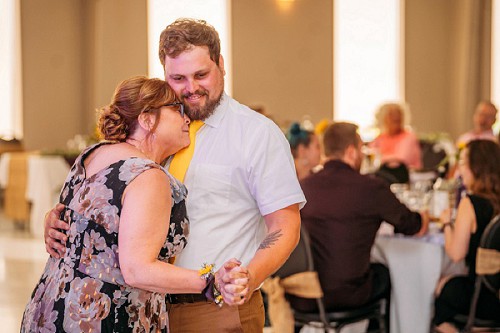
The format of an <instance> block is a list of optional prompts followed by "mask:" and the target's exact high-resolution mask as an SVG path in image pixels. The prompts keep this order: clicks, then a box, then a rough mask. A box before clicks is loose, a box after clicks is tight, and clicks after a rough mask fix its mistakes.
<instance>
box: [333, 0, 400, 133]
mask: <svg viewBox="0 0 500 333" xmlns="http://www.w3.org/2000/svg"><path fill="white" fill-rule="evenodd" d="M400 7H401V5H400V0H378V1H375V2H374V1H372V0H335V2H334V119H335V120H337V121H340V120H343V121H349V122H354V123H356V124H358V125H359V126H360V132H361V135H362V137H363V139H364V140H365V141H370V140H371V139H373V138H374V135H376V133H373V131H369V128H370V126H371V125H373V124H374V122H375V120H374V119H375V117H374V113H375V111H376V109H377V107H378V106H379V105H380V104H382V103H384V102H386V101H400V100H403V99H404V94H403V89H402V82H403V80H402V78H401V77H402V73H403V72H402V66H401V59H402V58H403V57H402V54H401V53H402V52H401V50H402V47H401V45H402V43H401V40H402V39H401V35H402V31H401V30H402V24H401V17H402V15H401V14H400V13H401V8H400Z"/></svg>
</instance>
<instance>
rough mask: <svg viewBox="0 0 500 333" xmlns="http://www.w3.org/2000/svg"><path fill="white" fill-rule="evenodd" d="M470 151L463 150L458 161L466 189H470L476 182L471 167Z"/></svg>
mask: <svg viewBox="0 0 500 333" xmlns="http://www.w3.org/2000/svg"><path fill="white" fill-rule="evenodd" d="M468 155H469V149H467V148H465V149H462V151H461V152H460V159H459V160H458V168H459V172H460V175H461V176H462V181H463V183H464V186H465V188H467V189H470V188H471V186H472V184H473V182H474V175H473V174H472V171H471V170H470V167H469V156H468Z"/></svg>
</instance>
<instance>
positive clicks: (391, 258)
mask: <svg viewBox="0 0 500 333" xmlns="http://www.w3.org/2000/svg"><path fill="white" fill-rule="evenodd" d="M439 237H441V242H440V241H439ZM372 260H373V261H376V262H381V263H383V264H385V265H386V266H388V267H389V271H390V274H391V284H392V289H391V309H390V321H391V322H390V327H391V332H396V333H399V332H401V333H403V332H404V333H428V332H429V328H430V323H431V320H432V316H433V304H434V290H435V288H436V284H437V282H438V281H439V278H440V277H441V275H448V274H449V273H457V272H459V271H463V270H464V264H463V262H462V263H459V264H452V263H451V262H450V260H449V259H448V257H447V256H446V255H445V253H444V248H443V246H442V235H430V236H429V237H427V238H424V239H417V238H413V237H398V236H387V235H380V236H377V238H376V241H375V244H374V246H373V248H372Z"/></svg>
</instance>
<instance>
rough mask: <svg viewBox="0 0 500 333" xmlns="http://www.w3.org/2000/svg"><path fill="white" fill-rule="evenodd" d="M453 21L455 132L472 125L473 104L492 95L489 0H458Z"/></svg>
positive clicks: (463, 130) (453, 123) (466, 129)
mask: <svg viewBox="0 0 500 333" xmlns="http://www.w3.org/2000/svg"><path fill="white" fill-rule="evenodd" d="M457 4H458V6H457V13H456V20H455V31H456V35H455V40H454V43H453V44H454V45H455V49H454V51H455V54H456V58H455V61H456V64H455V66H454V67H455V73H454V77H452V80H451V81H452V82H451V84H452V103H451V105H452V108H453V113H452V114H453V117H451V119H450V122H451V124H452V126H453V128H454V129H455V132H456V133H463V132H465V131H468V130H470V128H471V127H472V115H473V113H474V108H475V107H476V104H477V103H478V102H479V101H481V100H483V99H490V98H491V90H490V87H491V18H492V17H491V13H492V4H491V0H459V1H458V2H457Z"/></svg>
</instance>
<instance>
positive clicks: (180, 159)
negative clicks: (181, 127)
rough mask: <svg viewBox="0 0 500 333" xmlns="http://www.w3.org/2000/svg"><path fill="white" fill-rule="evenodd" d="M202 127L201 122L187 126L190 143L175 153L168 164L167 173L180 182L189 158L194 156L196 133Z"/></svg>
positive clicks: (194, 122)
mask: <svg viewBox="0 0 500 333" xmlns="http://www.w3.org/2000/svg"><path fill="white" fill-rule="evenodd" d="M202 125H203V121H201V120H193V121H192V122H191V124H190V125H189V139H190V140H191V143H190V144H189V146H187V147H186V148H184V149H181V150H179V151H178V152H177V153H175V155H174V157H173V158H172V161H171V162H170V167H169V168H168V171H169V172H170V173H171V174H172V176H174V177H175V178H177V179H178V180H180V181H181V182H184V176H185V175H186V171H187V169H188V168H189V163H190V162H191V158H193V154H194V142H195V139H196V132H198V130H199V129H200V127H201V126H202Z"/></svg>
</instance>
